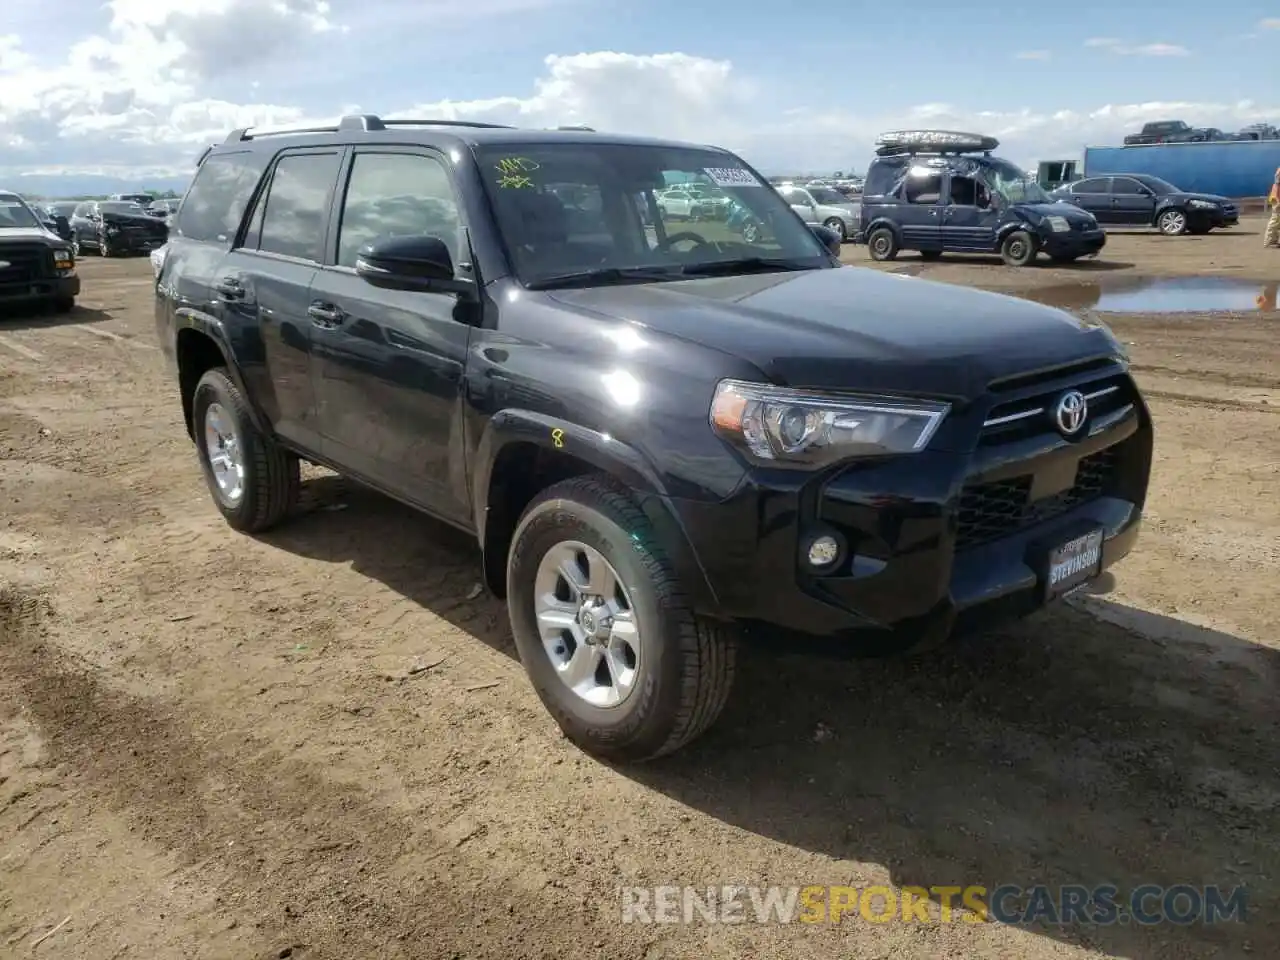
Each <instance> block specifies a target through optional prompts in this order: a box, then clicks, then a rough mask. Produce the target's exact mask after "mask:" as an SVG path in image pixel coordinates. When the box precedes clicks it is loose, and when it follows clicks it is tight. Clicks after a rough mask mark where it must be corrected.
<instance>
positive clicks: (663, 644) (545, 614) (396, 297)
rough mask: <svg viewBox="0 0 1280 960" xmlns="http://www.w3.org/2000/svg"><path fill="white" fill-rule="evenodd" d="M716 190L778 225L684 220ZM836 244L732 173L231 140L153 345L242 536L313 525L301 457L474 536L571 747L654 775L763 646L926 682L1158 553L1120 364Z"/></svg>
mask: <svg viewBox="0 0 1280 960" xmlns="http://www.w3.org/2000/svg"><path fill="white" fill-rule="evenodd" d="M690 180H692V181H696V182H704V183H708V184H711V185H714V186H715V187H716V188H718V189H720V190H722V191H724V192H725V193H727V194H728V195H729V196H730V197H732V198H733V199H734V200H736V201H737V202H738V203H740V204H742V205H744V206H745V207H747V208H748V209H749V210H750V212H751V214H752V216H754V217H756V218H757V219H758V220H759V221H760V222H761V223H762V224H763V225H765V227H766V229H764V230H762V231H761V233H760V236H759V237H758V238H757V239H756V240H754V241H752V242H747V241H744V240H743V239H742V238H741V237H740V236H737V235H735V234H733V233H732V232H731V231H730V230H729V229H728V228H727V227H725V225H724V224H723V223H705V224H704V223H700V224H694V225H692V226H690V225H687V224H681V225H679V226H674V227H673V226H671V225H669V224H666V223H665V222H664V221H663V217H662V215H661V212H660V210H659V207H658V203H657V201H656V199H655V195H656V193H657V192H658V191H660V190H661V189H662V188H663V187H665V186H666V185H667V184H669V183H674V182H687V181H690ZM646 224H647V225H646ZM837 239H838V238H836V237H835V236H834V235H833V234H830V233H828V232H826V231H824V230H823V229H822V228H813V229H811V228H809V227H807V226H806V225H805V224H804V223H803V221H801V219H800V218H799V217H798V216H797V215H796V214H795V213H794V212H793V211H792V210H791V209H790V208H789V207H788V206H787V204H786V202H785V201H784V200H783V199H782V198H781V197H780V196H779V195H778V194H777V192H776V191H774V190H773V189H771V188H770V187H769V186H768V185H767V184H766V182H765V180H764V179H763V178H762V177H761V176H760V175H759V174H758V173H757V172H756V171H755V170H753V169H752V168H751V167H749V166H748V165H747V164H746V163H744V162H743V161H742V160H741V159H739V158H738V157H736V156H734V155H733V154H731V153H728V152H726V151H723V150H719V149H715V148H712V147H704V146H693V145H688V144H680V143H667V142H661V141H654V140H645V139H635V138H627V137H618V136H612V135H605V134H600V133H594V132H590V131H580V130H576V131H569V130H559V131H530V130H519V129H511V128H501V127H495V126H489V125H484V124H465V123H460V122H452V123H445V122H417V123H410V122H397V123H393V122H391V121H385V122H384V121H382V120H380V119H379V118H377V117H374V116H361V117H348V118H346V119H344V120H342V121H341V122H340V123H339V124H337V125H336V126H334V127H331V128H326V129H323V130H311V131H303V132H298V131H292V132H284V133H255V132H252V131H242V130H238V131H234V132H233V133H232V134H231V135H230V136H229V137H228V139H227V140H226V141H225V142H223V143H222V144H220V145H218V146H216V147H214V148H212V149H211V151H209V152H207V153H206V155H205V156H204V157H203V158H202V162H201V163H200V165H199V169H198V171H197V173H196V176H195V178H194V181H193V183H192V186H191V188H190V191H189V192H188V194H187V196H186V197H185V199H184V200H183V203H182V206H181V209H180V212H179V214H178V217H177V222H176V224H175V229H174V232H173V235H172V238H171V240H170V242H169V245H168V247H167V248H166V252H165V254H164V258H163V262H162V263H161V264H160V266H159V271H158V275H157V278H156V295H157V310H156V320H157V327H158V333H159V338H160V342H161V344H162V345H163V349H164V351H165V352H166V353H167V355H168V357H169V358H170V359H171V360H172V362H173V365H174V368H175V371H176V378H177V382H178V385H179V388H180V391H181V398H182V405H183V412H184V417H185V420H186V424H187V429H188V431H189V432H190V435H191V437H192V438H193V440H194V441H195V446H196V450H197V451H198V454H199V459H200V463H201V466H202V467H203V470H204V474H205V477H206V479H207V481H208V485H209V489H210V491H211V493H212V495H213V499H214V502H215V503H216V504H217V506H218V509H219V510H220V511H221V512H222V514H223V515H224V516H225V517H226V519H227V521H228V522H229V523H230V524H231V525H232V526H233V527H234V528H236V529H238V530H244V531H262V530H265V529H266V528H268V527H270V526H272V525H273V524H276V523H279V522H280V521H282V520H284V519H285V518H286V517H288V516H289V514H290V512H291V508H292V507H293V506H294V503H295V501H296V499H297V497H298V490H299V461H300V459H301V460H307V461H312V462H315V463H319V464H325V465H328V466H329V467H332V468H333V469H335V470H337V471H339V472H340V473H342V474H344V475H346V476H348V477H351V478H353V479H354V480H356V481H358V482H361V483H364V484H367V485H368V486H370V487H373V488H375V489H377V490H380V491H382V492H383V493H385V494H387V495H389V496H392V497H395V498H397V499H399V500H401V501H403V502H404V503H406V504H409V505H410V506H413V507H415V508H418V509H420V510H422V511H424V512H427V513H429V514H431V515H433V516H435V517H437V518H439V519H441V520H443V521H446V522H448V523H450V524H453V525H455V526H457V527H460V528H462V529H463V530H465V531H468V532H470V533H472V534H474V535H475V537H476V538H477V539H478V541H479V543H480V545H481V547H482V550H483V564H484V575H485V578H486V580H487V583H488V586H489V587H490V588H491V589H492V590H493V591H494V592H495V593H496V594H497V595H499V596H505V598H506V601H507V604H508V609H509V613H510V620H511V627H512V630H513V633H514V637H515V641H516V645H517V647H518V649H519V654H520V658H521V660H522V662H523V664H524V667H525V669H526V671H527V672H528V674H529V677H530V679H531V680H532V682H533V684H534V686H535V687H536V689H537V692H538V694H539V695H540V697H541V698H542V700H543V702H544V703H545V704H546V706H547V707H548V709H549V710H550V712H551V713H552V714H553V715H554V716H555V718H556V720H557V721H558V722H559V724H560V725H561V727H562V728H563V730H564V731H565V732H566V734H567V735H568V736H569V737H570V738H572V740H573V741H575V742H576V743H578V744H580V745H581V746H583V747H584V748H585V749H587V750H589V751H591V752H593V753H596V754H598V755H601V756H605V757H609V758H613V759H618V760H640V759H645V758H649V757H654V756H657V755H660V754H663V753H668V752H670V751H672V750H675V749H676V748H678V747H680V746H681V745H682V744H685V743H687V742H688V741H690V740H691V739H692V738H694V737H695V736H697V735H698V734H699V733H701V732H702V731H703V730H705V729H706V728H707V727H708V726H709V725H710V724H711V723H712V722H713V721H714V719H715V718H716V716H717V715H718V714H719V713H720V711H721V708H722V707H723V706H724V703H725V700H726V697H727V696H728V693H729V687H730V682H731V680H732V678H733V675H734V663H735V647H736V644H737V642H738V639H739V636H740V635H743V634H746V635H754V634H756V633H771V634H773V635H774V636H775V637H776V636H779V635H781V636H784V637H795V638H797V642H798V639H799V638H803V637H804V636H805V635H806V634H807V635H808V636H809V637H811V638H813V639H815V640H817V639H822V640H824V641H827V642H831V641H835V642H837V643H839V644H841V645H843V646H844V648H846V649H847V650H848V651H849V652H850V653H855V654H856V653H877V654H878V653H891V652H895V651H900V650H907V649H912V648H915V649H919V648H922V647H924V646H926V645H931V644H934V643H937V642H940V641H941V640H942V639H944V638H945V637H946V636H948V635H949V634H951V633H952V632H953V630H954V629H956V628H964V627H969V626H972V625H976V624H979V623H983V622H988V621H989V620H991V619H992V618H996V619H999V618H1007V617H1014V616H1018V615H1021V614H1023V613H1026V612H1029V611H1032V610H1034V609H1036V608H1038V607H1040V606H1041V605H1043V604H1044V603H1046V602H1047V601H1050V600H1052V599H1054V598H1056V597H1059V596H1061V595H1062V594H1063V593H1065V592H1067V591H1069V590H1072V589H1074V588H1076V587H1078V586H1079V585H1080V584H1082V583H1084V582H1086V581H1088V580H1090V579H1091V578H1094V577H1096V576H1097V575H1098V574H1099V573H1100V571H1102V570H1103V569H1105V568H1106V567H1109V566H1110V565H1111V564H1113V563H1115V562H1116V561H1117V560H1119V559H1120V558H1121V557H1123V556H1124V555H1125V554H1126V553H1128V552H1129V550H1130V549H1131V548H1132V547H1133V545H1134V541H1135V538H1136V536H1137V533H1138V528H1139V522H1140V517H1141V514H1142V509H1143V502H1144V499H1145V497H1146V492H1147V482H1148V473H1149V470H1150V465H1151V445H1152V428H1151V422H1150V418H1149V415H1148V412H1147V408H1146V406H1145V405H1144V402H1143V400H1142V398H1141V397H1140V396H1139V393H1138V390H1137V388H1136V387H1135V385H1134V382H1133V380H1132V379H1131V378H1130V375H1129V372H1128V367H1127V362H1126V358H1125V355H1124V352H1123V348H1122V347H1121V345H1120V344H1119V343H1118V342H1117V341H1116V339H1115V338H1114V337H1113V336H1112V335H1111V334H1110V332H1109V331H1108V330H1106V329H1105V328H1103V327H1100V326H1096V325H1090V324H1088V323H1085V322H1082V321H1080V320H1077V319H1076V318H1075V317H1073V316H1072V315H1070V314H1067V313H1064V312H1061V311H1058V310H1054V309H1050V308H1048V307H1044V306H1039V305H1037V304H1033V303H1029V302H1025V301H1022V300H1017V299H1013V298H1010V297H1004V296H998V295H995V294H990V293H982V292H979V291H976V290H969V289H963V288H959V287H953V286H946V285H941V284H935V283H931V282H929V281H926V280H922V279H917V278H910V277H903V276H892V275H886V274H882V273H877V272H874V271H870V270H866V269H861V268H856V267H842V266H841V265H840V263H839V261H838V260H837V259H836V257H835V256H834V254H833V252H832V251H833V249H834V248H835V243H836V241H837ZM766 628H767V629H766ZM779 628H781V629H779ZM823 645H825V643H824V644H823Z"/></svg>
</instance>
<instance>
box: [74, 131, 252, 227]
mask: <svg viewBox="0 0 1280 960" xmlns="http://www.w3.org/2000/svg"><path fill="white" fill-rule="evenodd" d="M264 166H265V160H264V159H263V158H262V157H261V156H259V155H258V154H256V153H222V154H215V155H213V156H211V157H209V158H207V159H206V160H205V162H204V163H202V164H201V165H200V169H199V170H198V171H196V177H195V180H194V181H193V182H192V184H191V189H190V190H189V191H188V193H187V199H186V202H185V203H183V204H182V207H181V210H180V212H179V215H178V221H177V223H176V224H175V226H174V229H175V232H176V233H177V234H178V235H179V236H181V237H186V238H187V239H188V240H200V241H204V242H207V243H220V244H226V245H228V246H229V245H230V244H231V241H232V240H233V239H234V238H235V235H236V231H238V230H239V229H240V221H241V219H243V217H244V212H245V209H246V208H247V207H248V206H249V200H250V198H251V197H252V196H253V190H254V188H255V187H256V186H257V185H258V180H259V178H260V177H261V176H262V170H263V168H264ZM87 212H88V211H87V210H86V209H83V208H82V209H81V210H80V211H79V213H80V215H81V216H83V215H84V214H85V213H87Z"/></svg>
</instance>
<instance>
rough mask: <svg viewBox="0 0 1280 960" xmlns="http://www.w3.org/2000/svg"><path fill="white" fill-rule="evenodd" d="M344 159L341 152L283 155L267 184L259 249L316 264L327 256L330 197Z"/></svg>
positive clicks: (258, 241)
mask: <svg viewBox="0 0 1280 960" xmlns="http://www.w3.org/2000/svg"><path fill="white" fill-rule="evenodd" d="M341 160H342V155H341V154H340V153H338V152H337V151H334V152H332V153H294V154H285V155H284V156H282V157H281V158H280V160H279V162H278V163H276V168H275V171H274V172H273V173H272V174H271V184H270V186H268V187H267V193H266V197H265V200H266V206H265V207H264V208H263V209H262V219H261V227H257V226H256V225H255V232H256V233H257V247H258V250H259V251H261V252H262V253H275V254H279V255H280V256H282V257H295V258H297V259H299V260H310V261H313V262H315V263H320V262H321V261H322V260H323V259H324V241H325V228H326V226H327V224H328V222H329V198H330V197H331V196H332V194H333V187H334V183H335V182H336V181H337V179H338V168H339V167H340V166H341Z"/></svg>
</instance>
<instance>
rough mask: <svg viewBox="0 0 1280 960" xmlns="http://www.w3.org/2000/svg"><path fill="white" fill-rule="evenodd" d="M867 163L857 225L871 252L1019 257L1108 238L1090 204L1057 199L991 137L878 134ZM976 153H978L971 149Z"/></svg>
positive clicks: (1054, 253) (1086, 251)
mask: <svg viewBox="0 0 1280 960" xmlns="http://www.w3.org/2000/svg"><path fill="white" fill-rule="evenodd" d="M881 140H882V141H884V143H883V145H882V146H881V147H880V149H879V150H878V151H877V152H878V153H879V154H880V155H879V156H877V157H876V159H875V160H874V161H872V164H871V167H870V169H869V170H868V171H867V182H866V186H865V188H864V189H863V193H862V221H861V227H860V230H861V233H860V235H859V237H858V238H857V239H858V240H860V241H862V242H865V243H866V244H867V248H868V251H869V253H870V254H871V258H872V259H873V260H892V259H894V258H895V257H897V255H898V252H899V251H901V250H918V251H920V255H921V256H922V257H923V258H924V259H926V260H932V259H936V258H938V257H940V256H942V254H943V253H944V252H950V251H954V252H956V253H999V254H1000V256H1001V257H1002V258H1003V259H1004V262H1005V263H1007V264H1009V265H1010V266H1017V267H1021V266H1026V265H1027V264H1029V263H1031V262H1033V261H1034V260H1035V259H1036V257H1037V256H1038V255H1039V254H1040V253H1044V254H1046V255H1047V256H1048V257H1049V259H1050V260H1053V261H1054V262H1055V263H1070V262H1072V261H1073V260H1076V259H1078V258H1080V257H1085V256H1092V255H1094V254H1097V253H1098V251H1100V250H1101V249H1102V248H1103V246H1105V245H1106V242H1107V238H1106V235H1105V234H1104V233H1103V231H1102V228H1101V227H1100V226H1099V225H1098V221H1097V220H1096V219H1095V218H1094V217H1093V216H1092V215H1091V214H1089V213H1086V212H1084V211H1082V210H1079V209H1077V208H1075V207H1073V206H1071V205H1070V204H1067V203H1057V202H1055V201H1054V199H1053V198H1052V197H1051V196H1049V195H1048V194H1047V193H1045V191H1044V189H1043V188H1042V187H1041V186H1040V185H1039V184H1038V183H1036V182H1035V180H1034V179H1032V178H1029V177H1028V176H1027V174H1026V173H1025V172H1024V171H1023V170H1022V169H1021V168H1020V167H1016V166H1014V165H1013V164H1012V163H1009V162H1008V161H1007V160H1002V159H1000V158H999V157H995V156H992V155H991V151H993V150H995V149H996V148H997V147H998V146H999V141H997V140H995V138H993V137H984V136H979V135H977V134H963V133H958V132H955V131H950V130H939V131H928V130H913V131H906V132H904V133H902V134H886V135H885V136H884V137H882V138H881ZM973 154H976V155H973Z"/></svg>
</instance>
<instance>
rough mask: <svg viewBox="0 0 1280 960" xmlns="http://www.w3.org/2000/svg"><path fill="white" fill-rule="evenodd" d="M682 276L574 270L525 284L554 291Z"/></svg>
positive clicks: (663, 271) (658, 270)
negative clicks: (595, 284)
mask: <svg viewBox="0 0 1280 960" xmlns="http://www.w3.org/2000/svg"><path fill="white" fill-rule="evenodd" d="M679 276H680V270H679V268H676V269H674V270H672V269H668V268H664V267H597V268H595V269H594V270H574V271H572V272H571V273H555V274H552V275H551V276H549V277H539V278H538V279H537V280H531V281H530V282H529V283H527V284H525V286H526V287H528V288H529V289H530V290H554V289H555V288H557V287H572V286H577V285H578V284H590V283H631V282H633V281H634V282H637V283H643V282H644V281H646V280H674V279H676V278H678V277H679Z"/></svg>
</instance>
